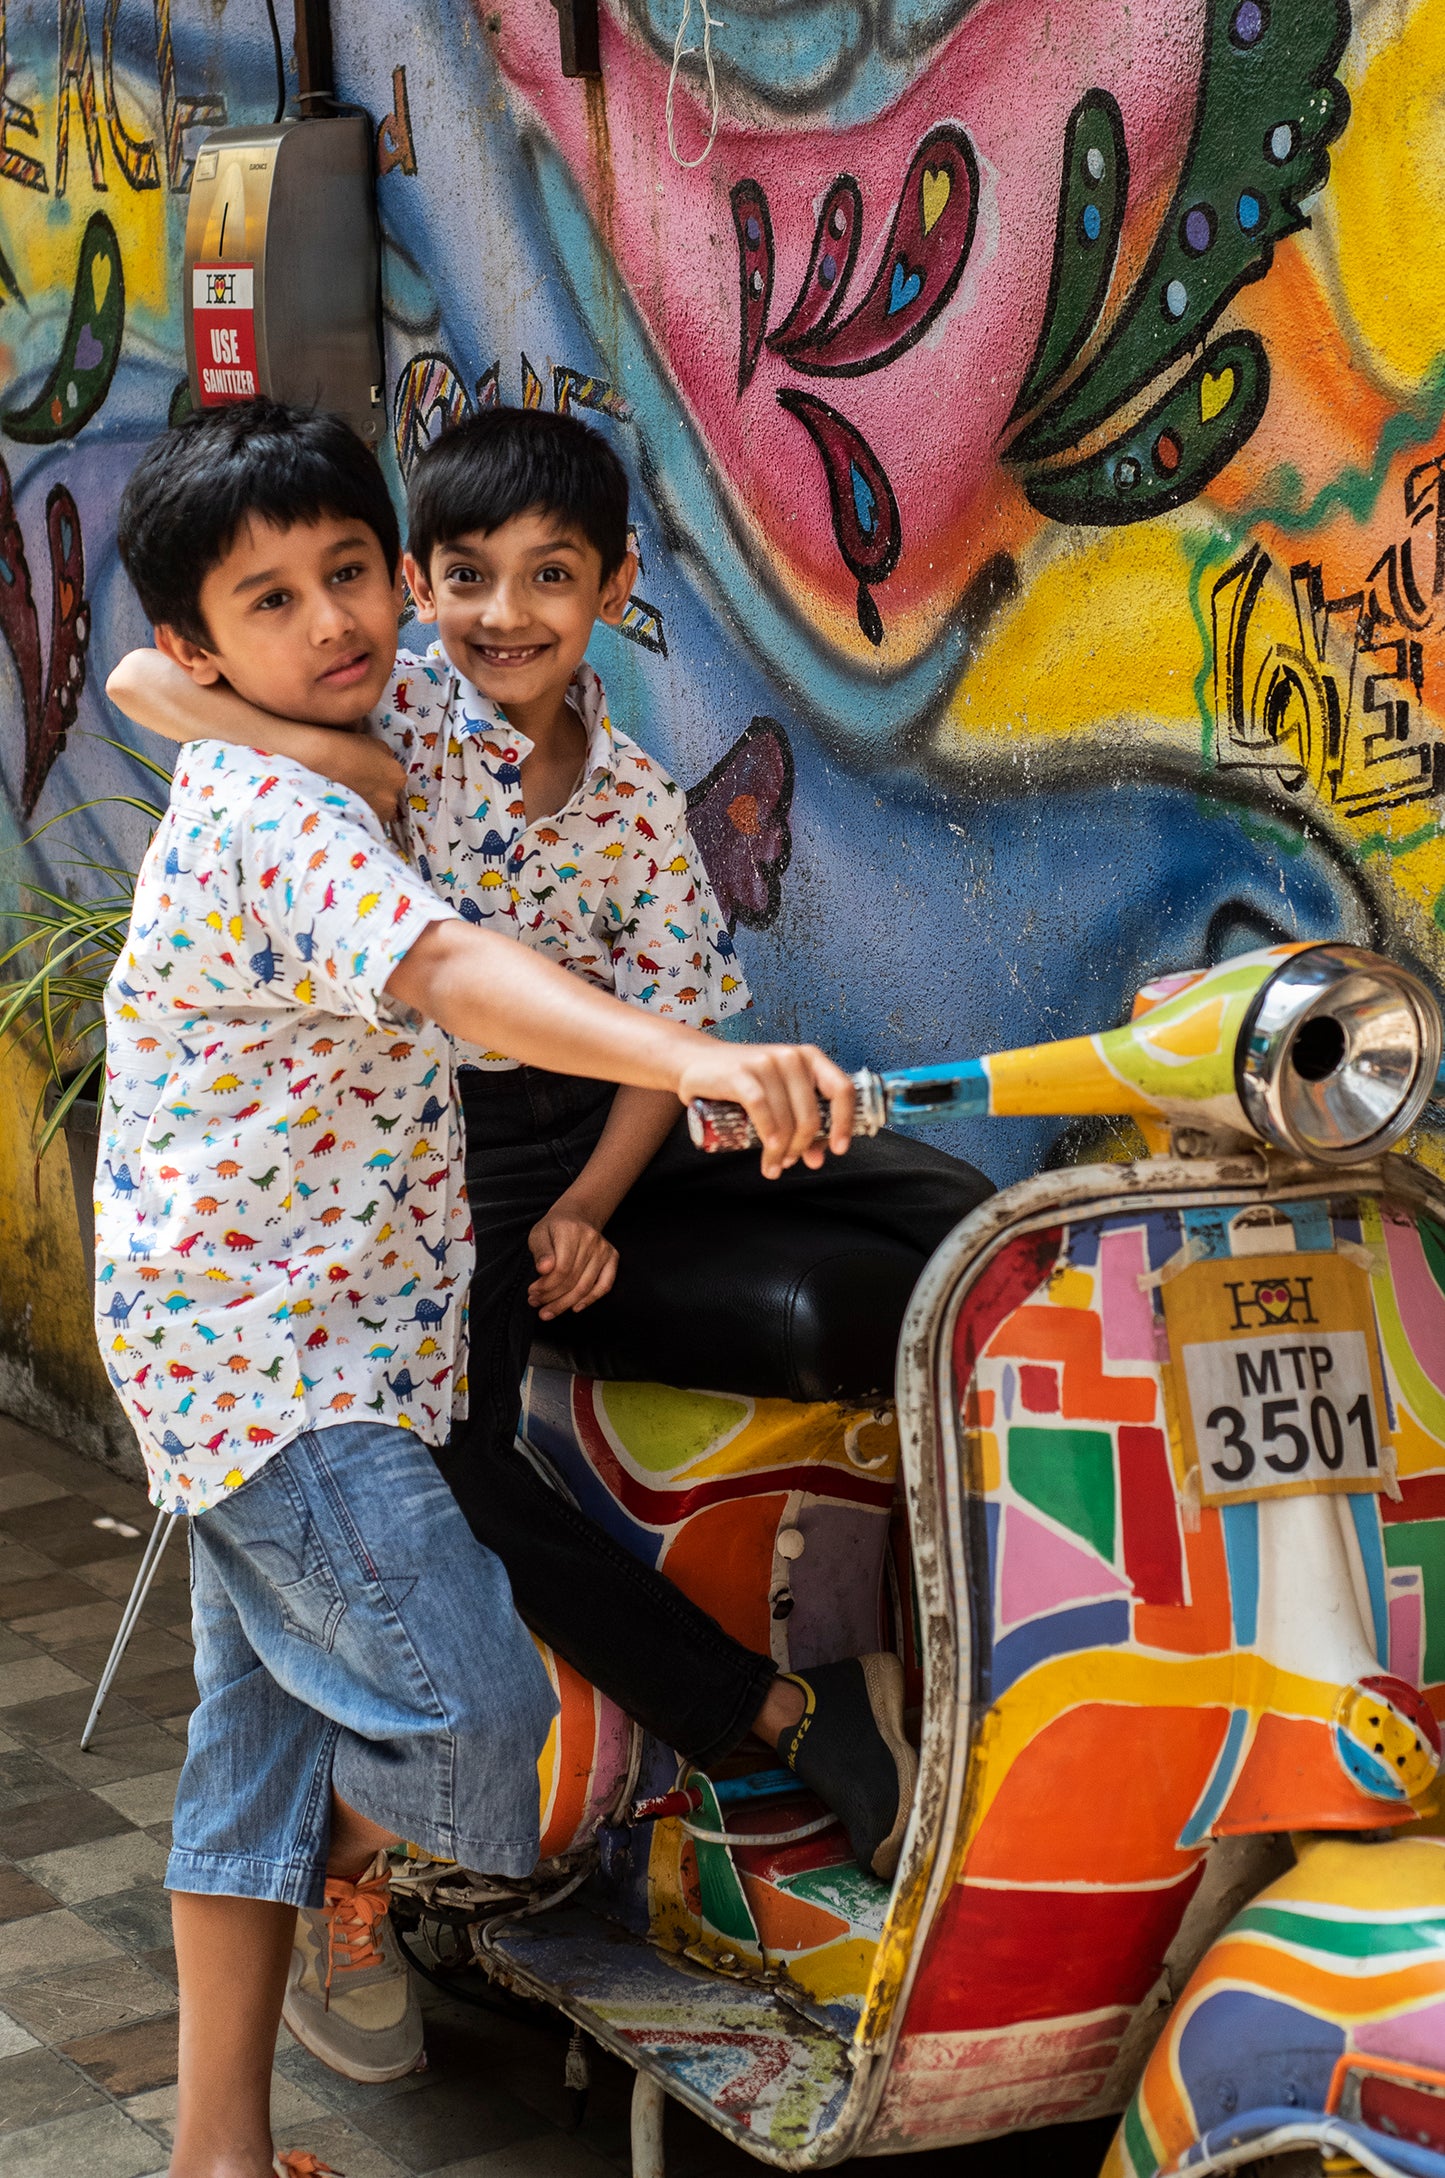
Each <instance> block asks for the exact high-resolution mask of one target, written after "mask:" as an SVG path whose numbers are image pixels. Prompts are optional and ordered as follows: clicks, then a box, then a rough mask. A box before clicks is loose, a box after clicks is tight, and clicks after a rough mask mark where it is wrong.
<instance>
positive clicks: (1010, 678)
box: [944, 518, 1200, 747]
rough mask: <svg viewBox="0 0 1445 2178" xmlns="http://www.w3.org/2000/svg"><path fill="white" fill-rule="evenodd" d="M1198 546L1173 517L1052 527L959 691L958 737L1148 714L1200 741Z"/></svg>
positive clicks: (1047, 730) (951, 733)
mask: <svg viewBox="0 0 1445 2178" xmlns="http://www.w3.org/2000/svg"><path fill="white" fill-rule="evenodd" d="M1189 577H1190V568H1189V555H1188V553H1187V552H1186V550H1185V544H1184V532H1183V529H1182V527H1181V525H1180V523H1177V522H1175V521H1173V520H1171V519H1168V518H1166V519H1164V520H1162V521H1158V522H1147V523H1141V524H1140V525H1139V526H1138V527H1137V528H1124V529H1117V530H1105V531H1095V532H1092V533H1090V532H1087V531H1081V530H1073V531H1069V532H1063V533H1060V532H1057V531H1056V532H1053V533H1052V535H1051V538H1050V545H1049V549H1048V556H1047V557H1046V556H1045V555H1044V552H1043V551H1042V550H1041V552H1040V553H1039V555H1038V556H1037V559H1036V561H1035V563H1034V564H1032V565H1030V564H1029V563H1028V562H1027V561H1026V562H1025V566H1024V578H1023V583H1022V586H1021V589H1020V594H1019V596H1018V598H1017V599H1016V600H1015V601H1014V602H1013V603H1012V604H1010V605H1008V606H1006V607H1005V608H1004V609H1003V611H1001V612H1000V614H999V616H998V618H997V620H996V621H995V623H994V625H993V627H992V629H991V630H990V633H989V637H988V640H987V642H986V643H985V645H984V647H983V650H982V653H981V655H980V656H979V657H978V658H977V659H976V660H975V661H974V662H973V663H971V664H970V666H969V668H968V671H967V673H966V675H965V676H964V679H963V681H962V682H961V683H960V685H959V687H958V689H957V690H956V691H955V693H954V696H953V699H952V702H951V703H950V705H949V708H948V713H947V716H946V719H945V724H944V736H945V743H946V742H947V741H948V740H949V739H952V738H953V737H955V736H956V737H960V738H961V737H965V736H970V735H976V734H987V735H989V736H990V737H993V736H1005V735H1010V734H1015V735H1043V736H1052V737H1062V736H1064V735H1068V734H1073V733H1077V732H1079V731H1080V730H1081V729H1083V730H1088V729H1091V728H1096V727H1098V726H1100V725H1101V724H1103V723H1104V722H1106V721H1108V720H1112V719H1129V720H1131V721H1138V720H1139V719H1140V717H1141V713H1142V714H1147V717H1148V720H1149V721H1150V722H1151V723H1152V724H1154V725H1156V726H1158V727H1160V728H1162V729H1164V730H1165V731H1167V732H1169V733H1171V734H1177V735H1178V736H1179V737H1180V739H1181V741H1183V742H1186V743H1187V744H1188V745H1190V746H1193V747H1197V745H1198V739H1199V711H1198V706H1197V705H1196V703H1195V700H1194V681H1195V676H1196V675H1197V673H1198V671H1199V659H1200V650H1199V635H1198V632H1197V630H1196V628H1195V626H1194V622H1193V619H1192V617H1191V615H1190V611H1189Z"/></svg>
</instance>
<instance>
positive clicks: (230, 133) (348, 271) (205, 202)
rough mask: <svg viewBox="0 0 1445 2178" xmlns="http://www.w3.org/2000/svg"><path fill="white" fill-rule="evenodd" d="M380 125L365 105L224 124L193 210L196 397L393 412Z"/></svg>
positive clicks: (377, 420)
mask: <svg viewBox="0 0 1445 2178" xmlns="http://www.w3.org/2000/svg"><path fill="white" fill-rule="evenodd" d="M379 278H380V261H379V253H378V246H377V230H376V209H375V203H374V200H373V195H372V169H371V130H370V127H369V125H368V123H367V121H366V120H365V118H364V117H363V116H362V115H360V114H341V115H336V116H326V117H324V118H322V117H319V116H318V117H315V118H307V119H304V120H291V121H279V122H277V123H276V124H275V125H274V126H271V127H262V128H235V129H217V130H214V131H213V132H212V133H211V134H210V135H209V136H207V137H206V139H205V141H204V143H203V144H202V145H201V148H200V150H199V151H198V153H197V154H196V163H195V171H194V173H193V175H192V178H191V192H190V207H189V210H188V213H187V217H186V254H185V321H186V362H187V365H188V367H189V370H190V380H191V400H192V402H193V404H194V405H195V406H196V407H197V408H214V407H217V406H219V405H220V404H222V403H224V402H227V401H249V400H252V399H254V398H255V396H256V395H257V394H269V395H270V397H271V398H272V399H273V400H277V401H294V402H296V403H298V404H300V405H302V406H308V407H315V408H324V409H334V410H335V411H336V413H337V414H338V415H341V416H344V417H345V418H346V420H347V422H348V423H350V424H351V425H352V426H353V428H354V429H355V430H356V431H358V432H359V433H360V435H361V437H362V438H364V439H365V440H367V441H368V443H369V444H371V445H375V444H376V442H377V440H378V439H379V437H380V435H381V427H382V421H383V415H384V410H383V392H382V360H381V343H380V327H379V307H378V296H379Z"/></svg>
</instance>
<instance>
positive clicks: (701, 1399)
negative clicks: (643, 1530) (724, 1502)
mask: <svg viewBox="0 0 1445 2178" xmlns="http://www.w3.org/2000/svg"><path fill="white" fill-rule="evenodd" d="M598 1401H599V1404H600V1405H601V1408H602V1411H603V1413H604V1414H605V1415H606V1417H607V1419H608V1421H609V1422H610V1423H611V1425H612V1427H613V1429H614V1430H615V1431H616V1433H617V1437H618V1440H619V1442H620V1443H621V1444H622V1445H623V1446H624V1447H625V1448H626V1451H627V1455H628V1458H629V1459H631V1460H634V1461H635V1462H636V1463H637V1465H638V1466H639V1467H645V1468H646V1469H647V1470H648V1472H649V1473H650V1474H662V1475H666V1474H674V1473H676V1472H677V1470H678V1469H679V1468H691V1466H692V1464H693V1462H694V1461H695V1460H698V1459H700V1458H701V1457H702V1456H703V1454H704V1453H706V1452H710V1451H712V1450H714V1449H715V1448H716V1447H717V1446H718V1444H719V1442H720V1441H721V1442H724V1443H731V1441H732V1440H733V1439H734V1438H735V1437H736V1436H737V1433H738V1431H739V1430H740V1429H742V1428H744V1427H745V1426H746V1424H747V1422H748V1420H749V1418H750V1416H751V1413H752V1402H751V1400H748V1399H737V1398H733V1397H732V1396H731V1395H730V1394H728V1393H724V1392H695V1391H676V1390H674V1389H673V1388H672V1387H671V1386H670V1385H667V1384H602V1385H599V1387H598ZM728 1470H729V1472H730V1471H731V1462H729V1463H728Z"/></svg>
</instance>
